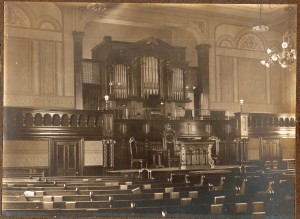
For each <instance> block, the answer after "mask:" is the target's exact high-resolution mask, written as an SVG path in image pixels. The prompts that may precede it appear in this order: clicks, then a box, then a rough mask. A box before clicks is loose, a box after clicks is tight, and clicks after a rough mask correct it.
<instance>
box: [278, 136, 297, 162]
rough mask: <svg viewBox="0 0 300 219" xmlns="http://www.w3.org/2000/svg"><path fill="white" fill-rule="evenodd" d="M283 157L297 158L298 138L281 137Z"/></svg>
mask: <svg viewBox="0 0 300 219" xmlns="http://www.w3.org/2000/svg"><path fill="white" fill-rule="evenodd" d="M281 148H282V149H281V150H282V159H283V160H285V159H296V139H295V138H282V139H281Z"/></svg>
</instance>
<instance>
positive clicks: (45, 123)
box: [3, 107, 109, 138]
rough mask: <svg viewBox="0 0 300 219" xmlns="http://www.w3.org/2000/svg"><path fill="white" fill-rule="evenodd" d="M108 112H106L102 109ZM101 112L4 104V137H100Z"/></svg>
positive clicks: (101, 125)
mask: <svg viewBox="0 0 300 219" xmlns="http://www.w3.org/2000/svg"><path fill="white" fill-rule="evenodd" d="M106 112H109V111H106ZM103 123H104V122H103V111H100V110H99V111H98V110H51V109H50V110H47V109H30V108H16V107H4V123H3V124H4V134H5V137H7V138H10V137H13V138H18V137H36V136H38V137H44V136H55V135H60V136H64V135H65V136H74V135H75V136H76V135H81V136H82V135H84V136H101V135H102V132H103V126H104V124H103Z"/></svg>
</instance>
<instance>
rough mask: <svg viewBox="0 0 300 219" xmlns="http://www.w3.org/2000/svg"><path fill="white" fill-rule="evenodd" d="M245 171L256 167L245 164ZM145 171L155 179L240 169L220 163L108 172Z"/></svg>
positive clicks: (138, 174) (134, 172)
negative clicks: (210, 165)
mask: <svg viewBox="0 0 300 219" xmlns="http://www.w3.org/2000/svg"><path fill="white" fill-rule="evenodd" d="M245 169H246V171H251V170H253V169H257V166H253V165H245ZM143 171H145V172H148V173H149V176H150V177H154V178H155V179H165V178H169V177H170V176H171V174H191V175H201V174H206V175H207V174H224V175H225V174H230V173H236V172H239V171H240V166H239V165H220V166H215V168H213V169H211V168H203V166H202V167H199V166H190V167H189V168H188V169H180V168H179V167H169V168H168V167H167V168H144V169H124V170H112V171H108V173H111V174H116V175H122V176H125V177H126V176H130V177H132V176H136V177H139V176H140V174H141V173H142V172H143Z"/></svg>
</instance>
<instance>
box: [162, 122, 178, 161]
mask: <svg viewBox="0 0 300 219" xmlns="http://www.w3.org/2000/svg"><path fill="white" fill-rule="evenodd" d="M163 149H164V151H165V152H166V157H167V163H168V167H171V166H173V164H175V166H176V167H178V166H179V165H180V156H179V152H180V149H179V148H177V135H176V133H175V132H174V131H173V130H172V128H171V125H170V124H167V126H166V128H165V130H164V132H163Z"/></svg>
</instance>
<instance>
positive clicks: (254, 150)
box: [248, 138, 261, 161]
mask: <svg viewBox="0 0 300 219" xmlns="http://www.w3.org/2000/svg"><path fill="white" fill-rule="evenodd" d="M260 159H261V145H260V138H249V139H248V161H257V160H260Z"/></svg>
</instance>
